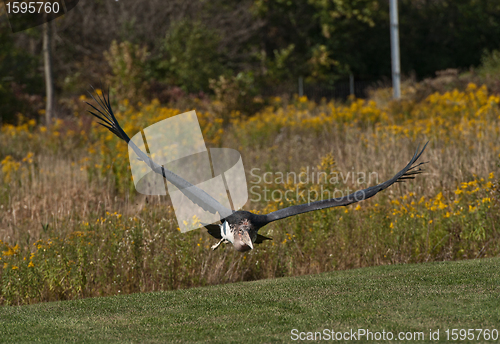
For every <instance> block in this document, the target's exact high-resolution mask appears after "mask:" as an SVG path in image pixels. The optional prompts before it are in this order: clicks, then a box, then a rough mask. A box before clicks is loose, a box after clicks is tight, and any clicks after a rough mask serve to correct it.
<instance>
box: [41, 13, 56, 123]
mask: <svg viewBox="0 0 500 344" xmlns="http://www.w3.org/2000/svg"><path fill="white" fill-rule="evenodd" d="M43 60H44V70H45V90H46V97H47V101H46V103H45V125H47V126H49V125H50V123H51V121H52V118H53V117H54V76H53V75H52V22H46V23H44V24H43Z"/></svg>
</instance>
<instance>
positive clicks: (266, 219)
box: [87, 92, 428, 252]
mask: <svg viewBox="0 0 500 344" xmlns="http://www.w3.org/2000/svg"><path fill="white" fill-rule="evenodd" d="M90 95H91V97H92V98H93V99H94V101H95V102H96V103H97V107H96V106H94V105H92V104H90V103H87V104H88V105H90V106H91V107H92V108H93V109H94V110H95V111H96V112H93V111H89V112H90V113H91V114H92V115H94V116H95V117H97V118H98V119H99V120H101V121H102V122H99V124H101V125H102V126H104V127H105V128H107V129H108V130H109V131H111V132H112V133H113V134H115V135H116V136H118V137H119V138H120V139H122V140H124V141H125V142H127V143H128V144H129V146H130V147H131V148H132V149H133V150H134V152H135V153H136V154H137V156H138V157H139V158H138V159H139V160H142V161H144V162H145V163H146V164H148V165H149V167H150V168H151V169H152V170H153V171H154V172H156V173H158V174H160V175H162V176H163V177H164V178H165V179H167V180H168V181H169V182H170V183H172V184H174V185H175V186H176V187H178V188H179V190H181V191H182V192H183V194H184V195H185V196H187V197H188V198H189V199H190V200H191V201H192V202H194V203H195V204H197V205H198V206H200V207H202V208H203V209H204V210H206V211H210V212H211V213H212V214H216V213H217V212H218V213H219V214H230V215H229V216H226V217H225V218H223V219H221V222H222V224H207V225H204V227H205V228H206V229H207V230H208V233H210V235H212V236H213V237H214V238H216V239H219V242H218V243H217V244H215V245H213V246H212V249H214V250H215V249H216V248H217V247H218V246H219V245H220V244H221V243H228V242H230V243H232V244H233V245H234V248H235V249H236V250H237V251H240V252H245V251H248V250H251V249H253V245H254V244H260V243H262V242H263V241H264V240H271V239H270V238H267V237H265V236H263V235H260V234H258V231H259V229H261V228H262V227H264V226H265V225H267V224H269V223H271V222H273V221H277V220H281V219H284V218H286V217H290V216H294V215H298V214H302V213H306V212H309V211H315V210H319V209H325V208H332V207H339V206H346V205H349V204H352V203H356V202H359V201H362V200H365V199H368V198H370V197H373V196H375V195H376V194H377V193H378V192H380V191H382V190H385V189H387V188H388V187H389V186H391V185H392V184H394V183H396V182H403V181H404V180H406V179H414V178H415V176H416V175H418V174H420V173H422V172H423V170H422V169H421V168H420V165H422V164H423V163H419V164H417V165H415V163H416V161H417V160H418V158H420V156H421V155H422V153H423V152H424V150H425V148H426V146H427V144H428V142H427V143H426V144H425V146H424V147H423V148H422V150H419V148H417V150H416V152H415V154H414V155H413V157H412V158H411V160H410V162H409V163H408V164H407V165H406V166H405V167H404V168H403V169H402V170H401V171H399V172H398V173H396V175H395V176H394V177H392V178H391V179H389V180H387V181H385V182H383V183H380V184H378V185H375V186H371V187H369V188H366V189H363V190H358V191H356V192H354V193H352V194H350V195H347V196H343V197H339V198H332V199H327V200H321V201H316V202H311V203H307V204H301V205H293V206H290V207H288V208H285V209H280V210H277V211H274V212H272V213H269V214H263V215H260V214H253V213H251V212H249V211H244V210H238V211H233V210H228V209H227V208H226V207H224V206H223V205H221V204H220V203H219V202H218V201H216V200H215V199H214V198H213V197H212V196H210V195H209V194H207V193H206V192H205V191H203V190H201V189H199V188H197V187H195V186H193V185H192V184H191V183H189V182H188V181H186V180H184V179H183V178H181V177H180V176H178V175H176V174H174V173H173V172H171V171H169V170H167V169H166V168H164V167H163V166H161V165H158V164H157V163H155V162H154V161H153V160H151V159H150V158H149V156H148V155H147V154H145V153H144V152H142V151H141V150H140V149H139V148H138V147H137V146H136V145H135V144H134V143H133V142H132V141H130V138H129V137H128V135H127V134H126V133H125V132H124V131H123V129H122V128H121V127H120V124H119V123H118V121H117V120H116V118H115V115H114V114H113V110H112V109H111V105H110V102H109V92H108V98H107V99H106V96H105V95H104V94H103V96H102V98H101V96H99V95H97V98H98V99H96V98H95V97H94V96H93V95H92V94H90Z"/></svg>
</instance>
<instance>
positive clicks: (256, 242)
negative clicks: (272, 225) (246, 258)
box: [255, 234, 273, 244]
mask: <svg viewBox="0 0 500 344" xmlns="http://www.w3.org/2000/svg"><path fill="white" fill-rule="evenodd" d="M264 240H273V239H271V238H268V237H266V236H263V235H260V234H257V239H255V244H262V243H263V242H264Z"/></svg>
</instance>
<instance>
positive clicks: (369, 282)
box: [0, 258, 500, 343]
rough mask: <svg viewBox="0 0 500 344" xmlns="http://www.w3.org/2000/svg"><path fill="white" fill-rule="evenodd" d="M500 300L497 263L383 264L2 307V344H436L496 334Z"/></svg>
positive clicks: (0, 338)
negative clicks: (325, 335) (385, 335)
mask: <svg viewBox="0 0 500 344" xmlns="http://www.w3.org/2000/svg"><path fill="white" fill-rule="evenodd" d="M499 292H500V259H498V258H489V259H478V260H466V261H459V262H434V263H425V264H407V265H392V266H380V267H371V268H363V269H355V270H348V271H336V272H330V273H323V274H316V275H309V276H301V277H290V278H279V279H271V280H261V281H252V282H242V283H233V284H226V285H217V286H210V287H203V288H192V289H186V290H175V291H166V292H154V293H141V294H131V295H123V296H113V297H102V298H89V299H81V300H73V301H62V302H52V303H41V304H36V305H28V306H12V307H8V306H4V307H1V308H0V342H8V343H14V342H15V343H23V342H24V343H27V342H30V343H32V342H45V343H69V342H72V343H74V342H77V343H99V342H100V343H111V342H119V343H165V342H178V343H196V342H198V343H201V342H203V343H207V342H211V343H240V342H241V343H243V342H245V343H271V342H276V343H280V342H292V340H291V330H292V329H297V330H299V331H304V332H307V331H323V329H333V330H334V331H342V332H344V331H350V330H351V329H353V330H355V331H357V330H358V329H366V330H370V331H372V332H382V330H385V331H386V332H387V331H392V333H393V334H394V336H397V335H398V333H399V332H404V333H405V335H407V332H411V333H412V335H413V333H415V332H423V333H424V336H425V337H424V341H422V340H420V341H418V342H431V341H430V340H429V330H430V329H432V330H433V331H437V330H438V329H439V330H440V340H439V341H432V342H450V341H448V340H447V337H446V333H445V331H446V330H447V329H450V330H451V329H469V328H470V329H489V330H493V329H495V328H496V329H497V330H499V329H500V298H499V297H498V295H499ZM478 333H479V332H478V331H476V336H477V335H478ZM357 339H358V340H359V337H358V338H357ZM362 339H365V338H364V337H363V338H362ZM395 339H396V338H395ZM362 341H366V340H362ZM362 341H361V342H362ZM497 341H498V340H497ZM497 341H493V340H490V341H487V340H485V339H484V338H483V337H481V338H479V339H477V337H476V339H475V340H473V341H467V340H464V341H460V342H475V343H477V342H481V343H484V342H497ZM377 342H380V341H377ZM382 342H383V341H382ZM394 342H400V341H399V340H394ZM408 342H412V341H409V340H408ZM413 342H415V341H413ZM455 342H456V341H455Z"/></svg>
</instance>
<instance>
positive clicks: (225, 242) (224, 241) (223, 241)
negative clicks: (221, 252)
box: [212, 239, 229, 251]
mask: <svg viewBox="0 0 500 344" xmlns="http://www.w3.org/2000/svg"><path fill="white" fill-rule="evenodd" d="M228 242H229V241H227V240H226V239H220V240H219V242H218V243H217V244H215V245H212V250H214V251H215V250H216V249H217V248H218V247H219V246H220V244H222V243H224V244H227V243H228Z"/></svg>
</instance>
